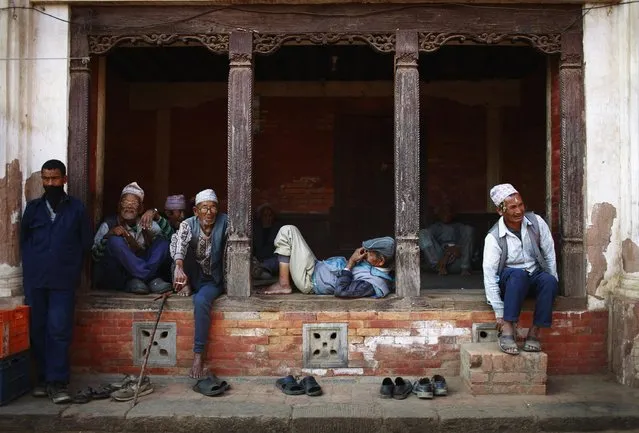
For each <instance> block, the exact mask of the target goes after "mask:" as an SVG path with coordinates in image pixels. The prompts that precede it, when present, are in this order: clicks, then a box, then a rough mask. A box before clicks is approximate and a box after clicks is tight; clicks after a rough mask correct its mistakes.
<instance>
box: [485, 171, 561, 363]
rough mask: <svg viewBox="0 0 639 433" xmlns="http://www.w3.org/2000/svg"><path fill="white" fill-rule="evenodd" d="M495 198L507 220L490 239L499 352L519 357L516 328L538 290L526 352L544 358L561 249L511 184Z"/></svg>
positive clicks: (489, 294) (489, 293)
mask: <svg viewBox="0 0 639 433" xmlns="http://www.w3.org/2000/svg"><path fill="white" fill-rule="evenodd" d="M490 198H491V199H492V201H493V202H494V203H495V206H496V207H497V213H498V214H499V215H501V218H500V219H499V221H497V223H496V224H495V225H494V226H493V228H491V229H490V230H489V232H488V235H486V240H485V245H484V263H483V268H484V288H485V290H486V298H487V299H488V303H489V304H490V305H491V306H492V307H493V310H494V311H495V317H496V319H497V327H498V330H499V331H501V335H500V337H499V347H500V348H501V350H502V351H504V352H505V353H508V354H510V355H517V354H519V349H518V347H517V344H516V341H515V338H516V334H515V326H516V324H517V321H518V320H519V313H520V311H521V306H522V304H523V302H524V299H525V298H526V296H527V295H528V293H529V291H530V289H532V294H534V295H535V297H536V298H537V301H536V304H535V313H534V316H533V325H532V327H531V328H530V329H529V331H528V336H527V337H526V341H525V343H524V347H523V350H525V351H528V352H539V351H541V344H540V342H539V328H548V327H550V325H551V322H552V304H553V301H554V299H555V296H556V295H557V287H558V283H557V264H556V260H555V244H554V242H553V239H552V235H551V233H550V229H549V228H548V225H547V224H546V222H545V221H544V220H543V218H541V217H540V216H538V215H535V214H534V213H533V212H526V207H525V206H524V202H523V199H522V198H521V195H519V193H518V192H517V190H516V189H515V188H514V187H513V186H512V185H511V184H508V183H506V184H501V185H497V186H495V187H493V188H492V189H491V190H490Z"/></svg>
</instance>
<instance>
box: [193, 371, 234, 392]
mask: <svg viewBox="0 0 639 433" xmlns="http://www.w3.org/2000/svg"><path fill="white" fill-rule="evenodd" d="M230 388H231V385H229V384H228V382H227V381H225V380H222V379H220V378H219V377H217V376H216V375H214V374H209V375H208V376H207V377H205V378H204V379H200V380H198V381H197V383H196V384H195V385H193V391H195V392H197V393H199V394H202V395H205V396H207V397H215V396H219V395H222V394H224V392H226V391H228V390H229V389H230Z"/></svg>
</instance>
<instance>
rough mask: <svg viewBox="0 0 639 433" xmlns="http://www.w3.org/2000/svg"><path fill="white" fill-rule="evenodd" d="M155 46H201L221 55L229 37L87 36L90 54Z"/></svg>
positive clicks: (180, 35) (170, 35)
mask: <svg viewBox="0 0 639 433" xmlns="http://www.w3.org/2000/svg"><path fill="white" fill-rule="evenodd" d="M122 44H127V45H133V46H137V45H155V46H158V47H161V46H167V45H173V44H184V45H191V44H197V45H203V46H205V47H206V48H208V49H209V50H211V51H212V52H214V53H216V54H223V53H226V52H228V50H229V35H228V34H226V33H214V34H196V35H185V34H166V33H150V34H146V35H89V52H90V53H91V54H97V55H99V54H106V53H107V52H109V51H110V50H111V49H112V48H114V47H116V46H117V45H122Z"/></svg>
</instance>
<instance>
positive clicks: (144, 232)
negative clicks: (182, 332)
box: [92, 182, 171, 295]
mask: <svg viewBox="0 0 639 433" xmlns="http://www.w3.org/2000/svg"><path fill="white" fill-rule="evenodd" d="M143 202H144V190H142V188H140V186H139V185H138V184H137V182H132V183H130V184H128V185H127V186H125V187H124V189H123V190H122V193H121V194H120V202H119V204H118V215H114V216H110V217H107V218H105V220H104V222H103V223H102V224H101V225H100V227H99V228H98V231H97V233H96V234H95V238H94V243H93V248H92V255H93V259H94V261H95V262H96V267H95V282H96V285H97V286H98V287H99V288H102V289H107V290H113V289H115V290H122V289H124V290H125V291H127V292H131V293H136V294H140V295H143V294H147V293H149V292H151V291H152V292H154V293H164V292H166V291H169V290H171V284H170V283H168V282H166V281H164V280H163V279H162V278H160V276H159V275H160V270H161V268H162V267H163V266H164V265H166V263H167V261H168V260H169V241H168V239H169V237H170V231H166V230H165V231H162V229H161V228H160V226H159V225H158V224H157V223H156V222H152V224H146V223H143V221H142V220H141V218H140V215H141V214H142V210H143Z"/></svg>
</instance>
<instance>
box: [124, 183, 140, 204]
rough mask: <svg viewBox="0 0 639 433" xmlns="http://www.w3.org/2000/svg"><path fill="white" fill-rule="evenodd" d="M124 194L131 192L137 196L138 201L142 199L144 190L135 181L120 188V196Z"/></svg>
mask: <svg viewBox="0 0 639 433" xmlns="http://www.w3.org/2000/svg"><path fill="white" fill-rule="evenodd" d="M124 194H132V195H134V196H136V197H138V198H139V199H140V201H144V190H143V189H142V188H140V185H138V183H137V182H131V183H130V184H128V185H127V186H125V187H124V189H123V190H122V194H120V197H122V196H123V195H124Z"/></svg>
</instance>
